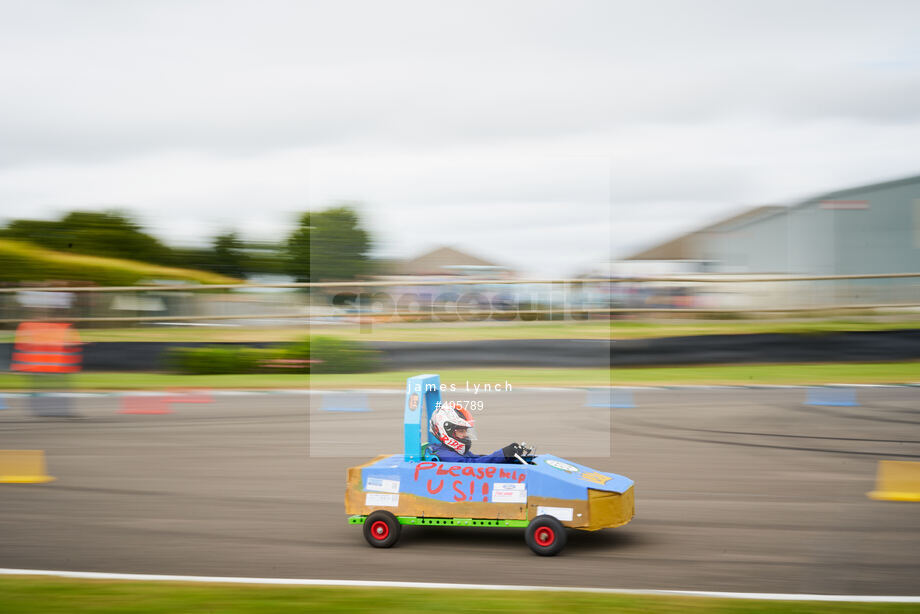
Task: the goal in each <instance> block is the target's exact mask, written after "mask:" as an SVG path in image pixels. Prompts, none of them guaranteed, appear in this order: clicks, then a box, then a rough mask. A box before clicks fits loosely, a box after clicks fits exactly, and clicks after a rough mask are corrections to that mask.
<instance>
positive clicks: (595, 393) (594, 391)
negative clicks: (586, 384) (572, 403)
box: [585, 388, 636, 409]
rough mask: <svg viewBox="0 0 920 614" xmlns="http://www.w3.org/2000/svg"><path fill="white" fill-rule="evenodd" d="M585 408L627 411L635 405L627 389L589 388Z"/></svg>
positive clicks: (631, 392) (630, 391)
mask: <svg viewBox="0 0 920 614" xmlns="http://www.w3.org/2000/svg"><path fill="white" fill-rule="evenodd" d="M585 406H586V407H604V408H615V409H629V408H633V407H635V406H636V404H635V401H634V400H633V391H632V390H630V389H629V388H589V389H588V398H587V401H586V402H585Z"/></svg>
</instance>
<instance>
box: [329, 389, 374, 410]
mask: <svg viewBox="0 0 920 614" xmlns="http://www.w3.org/2000/svg"><path fill="white" fill-rule="evenodd" d="M319 409H320V411H350V412H362V411H370V410H371V408H370V407H369V406H368V403H367V395H366V394H364V393H363V392H335V393H329V394H324V395H323V401H322V403H321V404H320V407H319Z"/></svg>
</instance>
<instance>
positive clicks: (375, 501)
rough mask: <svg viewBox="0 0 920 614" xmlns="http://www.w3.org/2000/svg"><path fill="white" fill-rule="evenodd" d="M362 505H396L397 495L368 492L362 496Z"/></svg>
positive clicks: (397, 503)
mask: <svg viewBox="0 0 920 614" xmlns="http://www.w3.org/2000/svg"><path fill="white" fill-rule="evenodd" d="M364 505H379V506H381V507H398V506H399V495H390V494H384V493H381V492H369V493H367V494H366V495H365V496H364Z"/></svg>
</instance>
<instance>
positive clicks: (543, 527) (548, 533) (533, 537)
mask: <svg viewBox="0 0 920 614" xmlns="http://www.w3.org/2000/svg"><path fill="white" fill-rule="evenodd" d="M565 538H566V535H565V527H564V526H562V523H561V522H559V521H558V520H556V519H555V518H553V517H552V516H546V515H543V516H537V517H536V518H534V519H533V520H532V521H531V523H530V524H529V525H527V532H526V533H525V534H524V539H526V540H527V545H528V546H530V549H531V550H533V551H534V552H536V553H537V554H539V555H540V556H554V555H556V554H559V552H561V551H562V549H563V548H565Z"/></svg>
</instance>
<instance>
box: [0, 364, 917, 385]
mask: <svg viewBox="0 0 920 614" xmlns="http://www.w3.org/2000/svg"><path fill="white" fill-rule="evenodd" d="M434 371H435V372H437V373H439V374H440V375H441V381H442V382H444V383H447V384H450V383H456V384H458V385H460V384H463V383H465V382H466V381H470V382H473V383H480V384H483V383H504V382H505V381H506V380H507V381H508V382H509V383H510V384H511V385H512V387H513V386H576V387H578V386H609V385H611V384H612V385H617V386H628V385H646V386H666V385H687V384H710V385H756V384H843V383H849V384H897V383H914V382H920V362H893V363H830V364H779V365H773V364H768V365H705V366H689V367H633V368H617V369H604V368H600V369H542V368H533V369H531V368H509V369H498V368H496V369H435V370H434ZM419 372H420V370H412V371H383V372H379V373H347V374H323V375H292V374H265V375H262V374H259V375H170V374H163V373H78V374H75V375H73V376H71V378H70V385H71V386H72V387H74V388H76V389H82V390H132V389H143V390H156V389H161V388H176V387H178V388H183V387H188V388H247V389H249V388H306V387H310V386H312V387H315V388H402V387H403V386H405V383H406V378H407V377H410V376H412V375H417V374H418V373H419ZM30 381H31V380H30V379H29V378H28V377H27V376H23V375H20V374H16V373H0V390H27V389H29V388H30V386H31V384H30Z"/></svg>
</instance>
